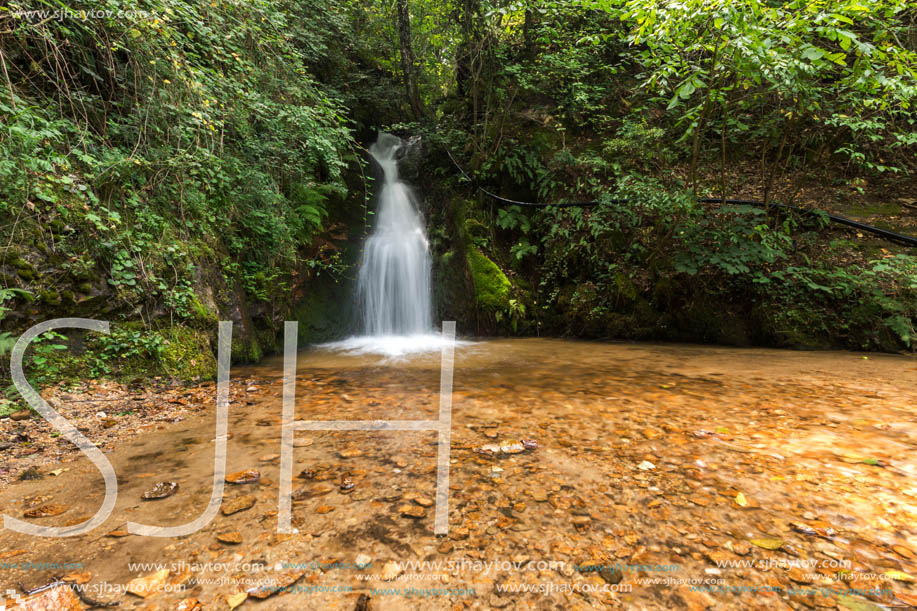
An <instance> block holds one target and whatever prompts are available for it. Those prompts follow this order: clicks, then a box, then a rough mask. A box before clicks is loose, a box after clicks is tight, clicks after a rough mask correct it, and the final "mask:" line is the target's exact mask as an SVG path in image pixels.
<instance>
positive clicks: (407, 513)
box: [398, 505, 427, 519]
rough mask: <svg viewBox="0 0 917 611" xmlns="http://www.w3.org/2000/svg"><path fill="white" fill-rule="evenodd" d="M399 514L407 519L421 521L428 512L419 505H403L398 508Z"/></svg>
mask: <svg viewBox="0 0 917 611" xmlns="http://www.w3.org/2000/svg"><path fill="white" fill-rule="evenodd" d="M398 512H399V513H400V514H401V515H403V516H404V517H406V518H414V519H420V518H422V517H424V516H426V515H427V511H426V510H425V509H424V508H423V507H418V506H417V505H402V506H401V507H399V508H398Z"/></svg>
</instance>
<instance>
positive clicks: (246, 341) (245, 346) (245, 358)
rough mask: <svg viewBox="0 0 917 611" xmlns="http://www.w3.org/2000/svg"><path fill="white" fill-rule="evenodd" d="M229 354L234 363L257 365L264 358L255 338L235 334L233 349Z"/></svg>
mask: <svg viewBox="0 0 917 611" xmlns="http://www.w3.org/2000/svg"><path fill="white" fill-rule="evenodd" d="M229 352H230V355H231V358H232V362H233V363H257V362H258V361H260V360H261V357H262V356H264V352H263V351H262V350H261V346H260V345H259V344H258V340H257V339H256V338H255V337H254V336H248V337H246V336H243V335H242V334H241V333H235V332H234V333H233V334H232V347H231V349H230V351H229Z"/></svg>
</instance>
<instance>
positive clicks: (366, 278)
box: [328, 133, 443, 356]
mask: <svg viewBox="0 0 917 611" xmlns="http://www.w3.org/2000/svg"><path fill="white" fill-rule="evenodd" d="M406 146H407V145H406V144H405V143H404V142H403V141H402V140H401V139H400V138H398V137H397V136H393V135H391V134H385V133H381V134H379V138H378V140H376V142H375V144H373V145H372V146H371V147H370V148H369V152H370V154H371V155H372V156H373V158H374V159H375V160H376V162H378V164H379V166H380V167H381V168H382V172H383V174H384V180H383V183H382V189H381V191H380V192H379V197H378V201H379V204H378V208H377V210H376V221H375V225H374V227H373V231H372V233H371V234H370V235H369V237H368V238H367V239H366V243H365V245H364V247H363V259H362V261H361V262H360V272H359V276H358V278H357V299H358V302H359V309H360V315H361V322H362V333H363V335H360V336H356V337H351V338H348V339H345V340H343V341H340V342H335V343H333V344H328V347H332V348H338V349H343V350H348V351H354V352H364V353H376V354H383V355H386V356H403V355H405V354H410V353H417V352H428V351H433V350H439V349H440V348H441V346H442V344H443V339H442V337H441V336H440V335H438V334H436V333H434V331H433V318H432V312H433V308H432V298H431V288H432V287H431V280H430V274H431V263H430V250H429V244H428V242H427V236H426V234H425V233H424V224H423V218H422V216H421V215H420V212H419V210H418V209H417V205H416V199H415V197H414V194H413V192H412V190H411V187H410V186H409V185H408V184H407V183H405V182H403V181H401V180H399V178H398V160H399V159H400V158H401V157H402V156H403V155H404V153H405V152H406Z"/></svg>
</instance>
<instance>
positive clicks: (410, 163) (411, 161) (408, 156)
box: [396, 136, 426, 184]
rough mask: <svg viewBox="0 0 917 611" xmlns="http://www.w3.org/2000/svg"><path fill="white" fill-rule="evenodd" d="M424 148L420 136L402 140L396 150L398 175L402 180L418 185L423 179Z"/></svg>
mask: <svg viewBox="0 0 917 611" xmlns="http://www.w3.org/2000/svg"><path fill="white" fill-rule="evenodd" d="M425 148H426V147H425V146H424V145H423V140H422V139H421V137H420V136H411V137H410V138H408V139H407V140H404V142H403V144H402V145H401V148H400V149H398V153H396V157H397V158H398V174H399V175H400V176H401V178H402V179H403V180H406V181H408V182H409V183H412V184H419V183H420V182H421V180H422V178H423V176H422V171H423V165H424V163H423V162H424V158H425V156H426V155H425V153H426V151H425Z"/></svg>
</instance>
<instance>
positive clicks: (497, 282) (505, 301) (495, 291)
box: [468, 248, 512, 310]
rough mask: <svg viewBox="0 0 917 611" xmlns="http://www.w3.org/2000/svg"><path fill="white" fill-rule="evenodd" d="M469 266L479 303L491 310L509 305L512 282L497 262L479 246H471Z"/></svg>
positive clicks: (501, 308)
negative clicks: (488, 256) (485, 254)
mask: <svg viewBox="0 0 917 611" xmlns="http://www.w3.org/2000/svg"><path fill="white" fill-rule="evenodd" d="M468 266H469V267H470V268H471V276H472V278H474V295H475V299H476V300H477V302H478V305H480V306H481V307H484V308H488V309H491V310H503V309H505V308H507V307H509V294H510V289H511V288H512V284H511V283H510V281H509V278H507V277H506V274H504V273H503V272H502V271H501V270H500V268H499V267H497V264H496V263H494V262H493V261H491V260H490V259H488V258H487V257H485V256H484V255H483V253H481V251H480V250H478V249H477V248H469V249H468Z"/></svg>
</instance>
